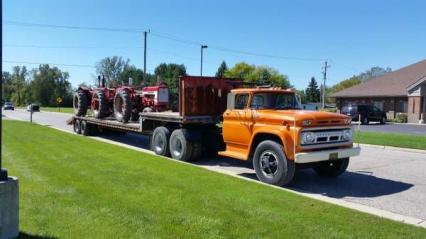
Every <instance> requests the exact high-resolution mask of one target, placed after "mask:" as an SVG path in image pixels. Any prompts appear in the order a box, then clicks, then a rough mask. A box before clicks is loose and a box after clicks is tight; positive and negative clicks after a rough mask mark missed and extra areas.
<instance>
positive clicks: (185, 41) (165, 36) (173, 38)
mask: <svg viewBox="0 0 426 239" xmlns="http://www.w3.org/2000/svg"><path fill="white" fill-rule="evenodd" d="M4 24H6V25H16V26H26V27H45V28H61V29H71V30H91V31H112V32H130V33H144V32H145V31H146V30H141V29H130V28H127V29H126V28H108V27H90V26H72V25H54V24H41V23H31V22H19V21H9V20H5V21H4ZM150 32H151V35H152V36H155V37H159V38H163V39H167V40H171V41H175V42H179V43H183V44H187V45H194V46H201V45H203V44H202V43H201V42H198V41H193V40H188V39H183V38H180V37H176V36H173V35H171V34H167V33H161V32H157V31H153V30H151V31H150ZM209 47H210V48H211V49H214V50H218V51H223V52H230V53H234V54H241V55H249V56H256V57H265V58H273V59H281V60H296V61H323V60H324V59H320V58H306V57H294V56H280V55H272V54H263V53H257V52H250V51H242V50H235V49H230V48H225V47H220V46H215V45H211V44H209Z"/></svg>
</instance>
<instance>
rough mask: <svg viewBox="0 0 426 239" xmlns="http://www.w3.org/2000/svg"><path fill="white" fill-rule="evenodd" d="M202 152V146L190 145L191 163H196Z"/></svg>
mask: <svg viewBox="0 0 426 239" xmlns="http://www.w3.org/2000/svg"><path fill="white" fill-rule="evenodd" d="M202 152H203V145H202V144H200V143H192V155H191V161H196V160H198V159H200V157H201V154H202Z"/></svg>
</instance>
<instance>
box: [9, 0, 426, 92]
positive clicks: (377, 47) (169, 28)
mask: <svg viewBox="0 0 426 239" xmlns="http://www.w3.org/2000/svg"><path fill="white" fill-rule="evenodd" d="M425 9H426V1H408V0H407V1H402V0H400V1H396V0H394V1H392V0H388V1H380V0H377V1H367V0H357V1H338V0H335V1H328V0H324V1H313V0H312V1H307V0H301V1H279V0H277V1H272V0H270V1H267V0H264V1H260V0H258V1H252V0H245V1H243V0H234V1H232V0H228V1H226V0H215V1H200V0H198V1H197V0H181V1H164V0H156V1H154V0H151V1H136V0H134V1H130V0H120V1H117V0H116V1H113V0H103V1H100V0H98V1H96V0H73V1H69V0H38V1H36V0H3V12H4V13H3V20H4V21H19V22H31V23H41V24H54V25H72V26H88V27H108V28H120V29H121V28H126V29H140V30H145V29H150V30H151V31H152V33H151V34H149V35H148V57H147V58H148V60H147V69H148V71H149V72H152V71H153V69H155V67H156V66H157V65H158V64H159V63H162V62H167V63H181V64H185V66H186V67H187V72H188V74H191V75H199V73H200V46H199V45H198V43H200V44H201V43H202V44H207V45H209V46H210V47H209V48H208V49H206V50H205V55H204V70H203V73H204V75H214V73H215V72H216V70H217V67H218V66H219V64H220V63H221V61H222V60H225V61H226V62H227V64H228V66H232V65H234V64H235V63H236V62H240V61H245V62H247V63H250V64H256V65H268V66H271V67H273V68H276V69H277V70H279V71H280V72H281V73H283V74H286V75H288V76H289V79H290V81H291V83H292V84H293V85H294V86H296V88H299V89H302V88H305V87H306V85H307V83H308V81H309V79H310V77H311V76H315V77H316V78H317V79H320V78H322V74H321V72H322V69H321V67H322V64H323V61H322V60H321V59H328V60H329V62H330V65H331V68H330V69H329V71H328V81H327V85H332V84H334V83H337V82H339V81H340V80H343V79H345V78H347V77H350V76H352V75H354V74H357V73H359V72H361V71H364V70H367V69H369V68H370V67H372V66H382V67H391V68H392V69H398V68H400V67H403V66H405V65H408V64H411V63H415V62H417V61H420V60H422V59H425V58H426V57H425V56H426V14H425V11H424V10H425ZM3 26H4V29H3V31H4V33H3V34H4V36H3V49H4V53H3V60H4V61H21V62H43V63H44V62H46V63H62V64H71V65H84V67H83V66H82V67H77V66H59V67H60V68H61V69H63V70H64V71H68V72H69V73H70V81H71V83H72V84H73V86H76V85H78V84H79V83H81V82H87V83H93V77H94V76H95V69H94V68H92V67H91V66H94V65H95V64H96V62H98V61H99V60H100V59H102V58H103V57H106V56H113V55H118V56H122V57H124V58H129V59H130V61H131V63H132V64H134V65H136V66H137V67H139V68H142V67H143V35H142V33H138V32H108V31H89V30H70V29H60V28H40V27H26V26H18V25H11V24H7V22H6V23H5V24H4V25H3ZM164 36H170V37H171V38H174V39H176V38H177V39H182V40H185V42H186V43H182V42H179V41H173V40H170V39H167V38H165V37H164ZM194 43H195V44H194ZM221 49H231V50H233V51H223V50H221ZM234 51H237V52H234ZM238 51H243V52H250V53H256V54H259V55H272V56H275V57H264V56H256V55H250V54H241V53H238ZM294 58H302V59H294ZM13 65H16V64H14V63H7V62H5V63H4V68H5V70H10V69H11V67H12V66H13ZM20 65H22V64H20ZM26 65H27V66H28V67H29V68H33V67H36V66H37V65H33V64H26Z"/></svg>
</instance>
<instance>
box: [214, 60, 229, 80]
mask: <svg viewBox="0 0 426 239" xmlns="http://www.w3.org/2000/svg"><path fill="white" fill-rule="evenodd" d="M227 70H228V66H227V65H226V62H225V61H222V63H221V64H220V66H219V68H218V69H217V72H216V77H224V75H225V72H226V71H227Z"/></svg>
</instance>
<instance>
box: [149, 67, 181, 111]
mask: <svg viewBox="0 0 426 239" xmlns="http://www.w3.org/2000/svg"><path fill="white" fill-rule="evenodd" d="M154 72H155V75H156V76H157V77H158V78H159V79H160V80H161V81H162V82H164V83H166V84H167V85H168V86H169V91H170V100H169V103H170V107H171V108H172V109H174V110H177V107H178V105H179V102H178V94H179V79H178V77H179V76H185V75H186V67H185V66H184V65H178V64H173V63H169V64H166V63H161V64H160V65H158V66H157V67H156V68H155V71H154Z"/></svg>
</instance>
